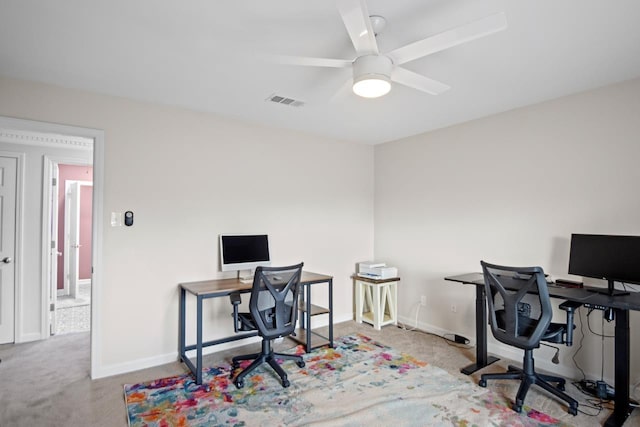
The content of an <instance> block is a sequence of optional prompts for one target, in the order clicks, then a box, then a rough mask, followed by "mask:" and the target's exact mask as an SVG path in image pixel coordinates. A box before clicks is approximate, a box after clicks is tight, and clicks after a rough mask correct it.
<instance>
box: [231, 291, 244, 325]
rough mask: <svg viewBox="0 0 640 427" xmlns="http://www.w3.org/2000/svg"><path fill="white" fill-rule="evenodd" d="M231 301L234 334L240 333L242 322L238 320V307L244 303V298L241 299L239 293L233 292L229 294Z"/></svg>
mask: <svg viewBox="0 0 640 427" xmlns="http://www.w3.org/2000/svg"><path fill="white" fill-rule="evenodd" d="M229 300H230V301H231V304H233V314H231V315H232V316H233V332H238V330H239V329H240V324H239V323H240V321H239V319H238V306H239V305H240V303H241V302H242V298H241V297H240V293H239V292H232V293H230V294H229Z"/></svg>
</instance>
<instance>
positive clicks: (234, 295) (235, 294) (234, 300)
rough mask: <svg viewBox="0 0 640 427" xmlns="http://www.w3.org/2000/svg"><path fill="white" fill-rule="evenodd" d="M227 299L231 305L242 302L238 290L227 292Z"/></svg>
mask: <svg viewBox="0 0 640 427" xmlns="http://www.w3.org/2000/svg"><path fill="white" fill-rule="evenodd" d="M229 299H230V300H231V304H233V305H238V304H240V303H241V302H242V298H241V297H240V292H232V293H231V294H229Z"/></svg>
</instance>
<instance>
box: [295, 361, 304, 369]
mask: <svg viewBox="0 0 640 427" xmlns="http://www.w3.org/2000/svg"><path fill="white" fill-rule="evenodd" d="M296 364H297V365H298V368H304V360H301V361H299V362H296Z"/></svg>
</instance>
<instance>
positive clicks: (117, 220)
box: [111, 212, 122, 227]
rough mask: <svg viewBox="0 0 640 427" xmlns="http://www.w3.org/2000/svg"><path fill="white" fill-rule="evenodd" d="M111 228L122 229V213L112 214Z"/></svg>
mask: <svg viewBox="0 0 640 427" xmlns="http://www.w3.org/2000/svg"><path fill="white" fill-rule="evenodd" d="M111 226H112V227H122V212H111Z"/></svg>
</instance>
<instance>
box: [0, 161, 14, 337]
mask: <svg viewBox="0 0 640 427" xmlns="http://www.w3.org/2000/svg"><path fill="white" fill-rule="evenodd" d="M17 170H18V159H17V158H14V157H0V216H1V217H2V218H1V219H0V344H5V343H12V342H14V339H15V330H14V304H15V299H14V298H15V263H14V262H13V260H14V258H15V251H16V249H15V246H16V188H17V187H16V186H17Z"/></svg>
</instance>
